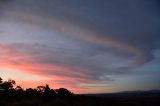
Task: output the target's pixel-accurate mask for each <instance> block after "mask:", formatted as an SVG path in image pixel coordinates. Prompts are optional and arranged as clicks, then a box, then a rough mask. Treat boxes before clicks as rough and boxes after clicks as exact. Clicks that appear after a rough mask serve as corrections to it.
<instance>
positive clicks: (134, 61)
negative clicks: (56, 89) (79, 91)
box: [0, 0, 160, 88]
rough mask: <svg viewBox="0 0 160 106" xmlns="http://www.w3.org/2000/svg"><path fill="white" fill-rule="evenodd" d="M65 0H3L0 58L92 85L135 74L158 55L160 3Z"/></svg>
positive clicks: (71, 83)
mask: <svg viewBox="0 0 160 106" xmlns="http://www.w3.org/2000/svg"><path fill="white" fill-rule="evenodd" d="M64 2H65V1H63V2H62V1H59V0H54V1H52V0H47V1H45V2H44V1H43V0H39V2H37V1H36V0H32V1H23V2H22V1H19V2H17V0H14V1H12V2H6V3H5V5H3V6H1V5H0V6H1V7H2V9H1V10H0V13H2V14H3V15H2V16H1V18H0V37H1V39H0V42H1V43H0V59H1V60H0V63H1V64H4V63H5V64H7V65H12V66H16V68H17V67H18V68H20V69H22V70H23V71H28V72H30V73H32V74H38V75H41V76H47V77H49V78H57V79H56V80H55V81H57V83H61V84H62V82H66V81H64V78H65V79H66V80H67V81H68V84H70V85H72V86H77V87H78V85H76V83H77V82H79V83H81V86H80V87H84V86H88V88H91V87H94V84H97V83H100V84H99V86H106V82H107V84H108V83H109V82H113V81H115V76H118V75H127V74H133V72H134V71H135V70H134V68H137V67H141V66H144V65H145V64H147V63H149V62H150V61H152V60H153V59H154V58H156V57H155V55H153V54H152V52H153V51H154V50H155V49H158V48H159V40H160V38H159V25H160V24H159V23H160V21H159V17H160V16H159V14H158V10H157V8H158V7H157V6H156V3H155V2H151V4H152V5H153V6H152V5H151V4H150V2H149V1H147V2H145V3H144V2H142V1H139V2H138V1H136V2H132V1H121V2H118V3H117V2H114V1H113V2H111V1H98V3H97V1H92V2H91V3H90V2H89V1H83V2H82V1H68V2H65V3H64ZM95 4H96V5H95ZM142 5H143V6H142ZM135 7H136V8H135ZM153 7H155V8H153ZM132 69H133V70H132ZM133 75H134V74H133ZM61 77H62V78H61ZM73 80H74V81H73ZM105 81H106V82H105ZM87 84H88V85H87ZM89 84H90V85H89Z"/></svg>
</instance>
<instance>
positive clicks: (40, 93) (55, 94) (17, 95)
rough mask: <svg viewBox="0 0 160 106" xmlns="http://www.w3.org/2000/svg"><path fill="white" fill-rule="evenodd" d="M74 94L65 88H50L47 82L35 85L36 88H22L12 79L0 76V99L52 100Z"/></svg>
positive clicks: (70, 96)
mask: <svg viewBox="0 0 160 106" xmlns="http://www.w3.org/2000/svg"><path fill="white" fill-rule="evenodd" d="M73 96H74V94H73V93H72V92H71V91H69V90H68V89H66V88H59V89H51V88H50V87H49V85H48V84H46V85H45V86H37V88H27V89H25V90H24V89H23V88H22V87H21V86H17V85H16V82H15V81H14V80H12V79H8V80H7V81H3V79H2V78H1V77H0V99H1V100H3V99H4V100H15V99H16V100H20V99H33V98H36V99H42V100H52V99H54V98H72V97H73Z"/></svg>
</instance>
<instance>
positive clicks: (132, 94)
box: [84, 90, 160, 97]
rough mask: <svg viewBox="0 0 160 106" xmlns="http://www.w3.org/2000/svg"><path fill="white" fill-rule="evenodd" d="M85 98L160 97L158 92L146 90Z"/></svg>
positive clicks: (94, 95)
mask: <svg viewBox="0 0 160 106" xmlns="http://www.w3.org/2000/svg"><path fill="white" fill-rule="evenodd" d="M84 95H86V96H93V97H136V96H137V97H138V96H139V97H140V96H151V95H152V96H153V95H160V90H148V91H141V90H139V91H123V92H116V93H101V94H84Z"/></svg>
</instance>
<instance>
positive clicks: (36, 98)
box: [0, 78, 160, 106]
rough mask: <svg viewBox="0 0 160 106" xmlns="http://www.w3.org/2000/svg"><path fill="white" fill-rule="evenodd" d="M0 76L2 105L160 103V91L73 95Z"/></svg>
mask: <svg viewBox="0 0 160 106" xmlns="http://www.w3.org/2000/svg"><path fill="white" fill-rule="evenodd" d="M15 85H16V82H15V81H14V80H11V79H10V80H8V81H3V80H2V79H1V78H0V106H159V105H160V101H159V100H160V90H150V91H130V92H119V93H108V94H74V93H72V92H71V91H69V90H67V89H66V88H59V89H51V88H50V87H49V85H46V86H38V87H37V88H35V89H33V88H27V89H26V90H24V89H23V88H22V87H20V86H16V87H14V86H15Z"/></svg>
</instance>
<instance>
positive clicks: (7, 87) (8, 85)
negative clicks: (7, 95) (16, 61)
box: [0, 79, 16, 90]
mask: <svg viewBox="0 0 160 106" xmlns="http://www.w3.org/2000/svg"><path fill="white" fill-rule="evenodd" d="M15 84H16V82H15V81H14V80H11V79H9V80H8V81H4V82H2V81H1V85H0V88H1V89H3V90H10V89H13V87H14V85H15Z"/></svg>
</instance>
